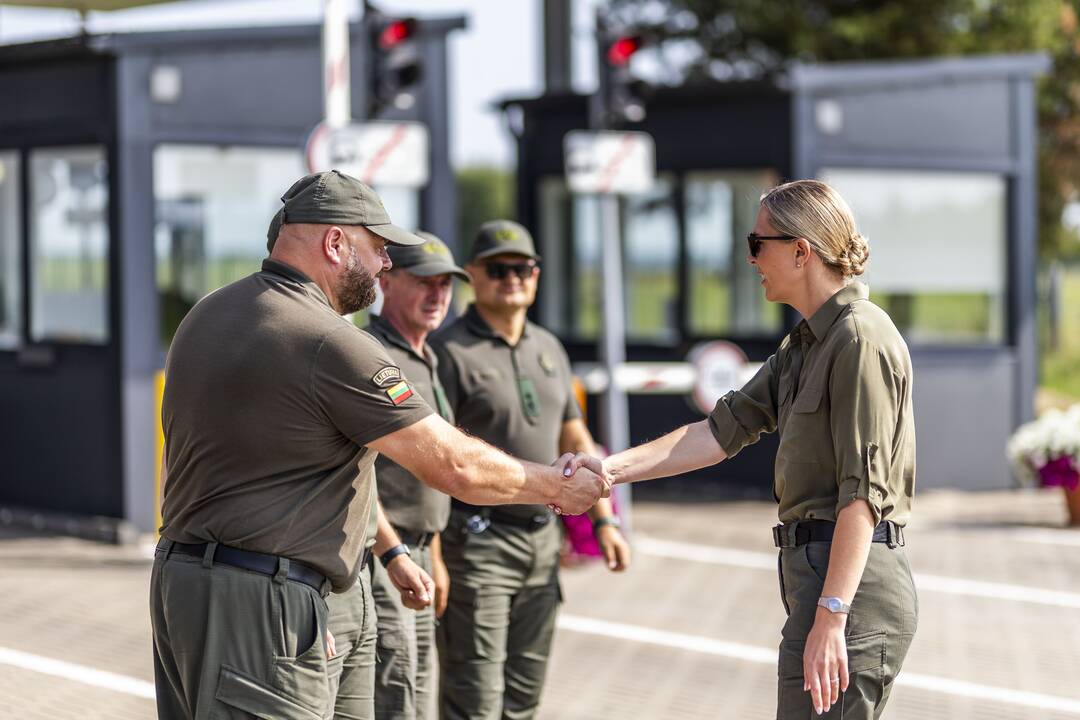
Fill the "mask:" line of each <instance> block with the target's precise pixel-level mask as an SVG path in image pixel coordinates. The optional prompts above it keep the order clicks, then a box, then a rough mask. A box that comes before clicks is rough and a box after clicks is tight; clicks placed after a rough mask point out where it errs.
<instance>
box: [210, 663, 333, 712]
mask: <svg viewBox="0 0 1080 720" xmlns="http://www.w3.org/2000/svg"><path fill="white" fill-rule="evenodd" d="M214 698H215V699H216V700H217V701H218V702H217V703H216V707H214V709H213V710H212V711H211V713H210V717H211V719H212V720H226V719H227V718H234V717H235V718H246V717H250V716H252V715H254V716H255V717H257V718H263V720H279V719H283V720H320V718H321V717H322V714H321V713H317V712H312V711H311V710H309V709H308V708H305V707H304V706H302V705H300V704H299V703H296V702H294V701H293V700H291V699H290V698H287V697H284V696H283V695H281V694H280V693H279V692H278V691H277V690H275V689H274V688H271V687H268V686H267V685H264V684H263V683H261V682H259V681H258V680H256V679H255V678H252V677H250V676H248V675H245V674H243V673H241V672H239V671H238V670H233V669H232V668H230V667H229V666H228V665H222V666H221V672H220V674H219V675H218V686H217V692H216V693H215V694H214ZM236 711H239V712H236Z"/></svg>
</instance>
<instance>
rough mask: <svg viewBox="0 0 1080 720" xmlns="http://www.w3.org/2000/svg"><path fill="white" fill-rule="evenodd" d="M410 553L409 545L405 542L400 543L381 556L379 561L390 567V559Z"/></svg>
mask: <svg viewBox="0 0 1080 720" xmlns="http://www.w3.org/2000/svg"><path fill="white" fill-rule="evenodd" d="M408 554H409V546H408V545H406V544H405V543H401V544H400V545H395V546H394V547H392V548H390V549H389V550H387V551H386V552H384V553H383V554H382V556H380V557H379V562H381V563H382V566H383V567H388V566H389V565H390V561H391V560H393V559H394V558H396V557H397V556H398V555H408Z"/></svg>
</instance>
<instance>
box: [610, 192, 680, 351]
mask: <svg viewBox="0 0 1080 720" xmlns="http://www.w3.org/2000/svg"><path fill="white" fill-rule="evenodd" d="M672 186H673V183H672V181H671V178H670V177H663V176H661V177H659V178H657V180H656V182H655V183H654V184H653V188H652V190H651V191H650V192H649V193H646V194H643V195H628V196H626V197H625V198H624V199H623V200H622V203H621V206H622V234H623V238H622V241H623V267H624V268H625V269H624V273H623V277H624V278H625V286H624V292H625V302H624V307H625V308H626V334H627V336H628V337H630V338H633V339H635V340H646V341H651V342H657V343H662V344H674V343H675V342H677V341H678V338H679V331H678V328H679V317H678V296H679V279H678V267H679V222H678V218H677V217H676V213H675V203H674V196H673V188H672Z"/></svg>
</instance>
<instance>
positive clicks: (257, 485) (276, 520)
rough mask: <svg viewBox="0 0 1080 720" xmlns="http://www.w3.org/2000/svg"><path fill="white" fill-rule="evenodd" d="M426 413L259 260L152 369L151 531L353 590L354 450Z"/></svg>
mask: <svg viewBox="0 0 1080 720" xmlns="http://www.w3.org/2000/svg"><path fill="white" fill-rule="evenodd" d="M430 413H431V409H430V408H429V407H428V406H427V404H426V403H425V402H424V401H423V400H422V399H421V398H420V396H419V395H418V394H416V393H415V392H412V391H411V388H410V385H409V383H408V381H406V380H403V379H402V377H401V372H400V370H399V369H398V367H397V365H396V364H395V363H394V361H393V360H391V359H390V356H389V355H387V353H386V350H385V349H383V347H382V345H380V344H379V342H378V341H377V340H376V339H375V338H373V337H372V336H371V335H369V334H367V333H365V332H364V331H362V330H360V329H359V328H357V327H355V326H354V325H353V324H352V323H351V322H349V321H348V320H346V319H345V318H343V317H341V316H340V315H338V314H337V312H335V311H334V309H333V308H332V307H331V306H330V303H329V301H328V300H327V298H326V295H324V294H323V292H322V290H320V289H319V287H318V285H316V284H315V283H314V282H312V281H311V280H310V279H308V278H307V277H305V276H304V275H302V274H301V273H300V272H298V271H297V270H295V269H294V268H291V267H289V266H288V265H285V264H283V263H279V262H276V261H273V260H266V261H265V262H264V263H263V266H262V271H261V272H257V273H255V274H253V275H250V276H248V277H246V278H244V279H242V280H239V281H237V282H234V283H232V284H230V285H227V286H225V287H223V288H221V289H220V290H217V291H216V292H213V293H211V294H210V295H208V296H206V297H205V298H203V299H202V300H201V301H199V303H198V304H197V305H196V306H195V307H194V308H193V309H192V310H191V312H189V313H188V314H187V317H185V318H184V321H183V322H182V323H181V324H180V328H179V329H178V330H177V332H176V337H175V338H174V339H173V342H172V346H171V348H170V349H169V356H168V360H167V362H166V364H165V396H164V399H163V404H162V423H163V426H164V430H165V455H166V466H167V468H168V479H167V482H166V484H165V501H164V506H163V508H162V519H163V524H162V527H161V534H162V535H163V536H165V537H167V538H169V539H171V540H174V541H177V542H183V543H198V542H208V541H217V542H220V543H223V544H226V545H231V546H233V547H238V548H242V549H245V550H253V551H256V552H263V553H270V554H274V555H281V556H283V557H287V558H290V559H292V560H298V561H300V562H303V563H305V564H307V565H310V566H311V567H313V568H315V569H317V570H319V571H320V572H322V573H323V574H324V575H326V576H327V577H328V578H330V581H331V582H332V584H333V586H334V590H335V591H338V592H340V591H342V590H345V589H347V588H348V587H350V586H351V585H352V583H353V582H355V579H356V576H357V572H358V569H359V561H360V557H361V551H362V549H363V545H364V540H365V536H366V535H367V534H369V533H370V530H368V525H369V522H370V520H371V519H372V518H373V513H372V512H371V508H372V505H373V503H374V496H375V491H374V488H375V484H374V477H375V473H374V464H375V456H376V453H375V452H374V451H372V450H369V449H368V448H366V447H365V445H367V443H369V442H371V441H373V440H375V439H377V438H380V437H382V436H384V435H387V434H389V433H391V432H394V431H395V430H399V429H401V428H404V427H407V426H409V425H412V424H413V423H415V422H418V421H419V420H421V419H423V418H424V417H426V416H428V415H429V414H430Z"/></svg>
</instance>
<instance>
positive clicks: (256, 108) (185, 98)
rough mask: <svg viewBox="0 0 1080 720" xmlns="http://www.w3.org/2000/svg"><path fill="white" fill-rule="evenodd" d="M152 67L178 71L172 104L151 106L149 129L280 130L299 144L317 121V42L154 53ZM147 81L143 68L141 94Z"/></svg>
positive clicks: (319, 115) (162, 131) (319, 84)
mask: <svg viewBox="0 0 1080 720" xmlns="http://www.w3.org/2000/svg"><path fill="white" fill-rule="evenodd" d="M152 59H153V64H154V65H169V66H173V67H176V68H177V69H178V70H179V72H180V78H181V88H182V89H181V95H180V98H179V100H178V101H177V102H175V103H152V104H151V107H152V111H151V121H152V123H153V125H154V128H155V130H156V131H157V132H158V133H160V134H162V135H165V136H168V135H169V133H170V131H171V130H174V129H175V130H178V131H181V132H192V131H198V130H200V129H201V130H211V131H213V132H215V133H219V132H220V131H221V130H235V131H237V132H238V133H250V132H256V133H257V132H260V131H263V132H266V131H273V132H285V133H289V134H290V135H291V136H294V137H295V138H296V140H297V141H298V142H302V141H303V138H304V137H305V134H306V132H307V131H309V130H311V128H312V127H314V125H315V124H316V123H317V122H318V121H319V120H320V119H321V118H322V64H321V60H320V56H319V48H318V45H317V44H309V43H285V42H279V43H275V44H267V45H242V46H239V47H237V46H234V45H226V46H219V47H214V48H210V47H204V46H200V47H198V51H197V52H196V51H195V50H194V49H193V50H185V49H183V48H170V49H169V51H168V52H161V53H155V54H154V55H153V56H152ZM149 83H150V74H149V67H148V68H147V72H146V82H145V84H144V85H143V88H142V91H143V92H144V93H147V101H148V102H149V97H148V88H149Z"/></svg>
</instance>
